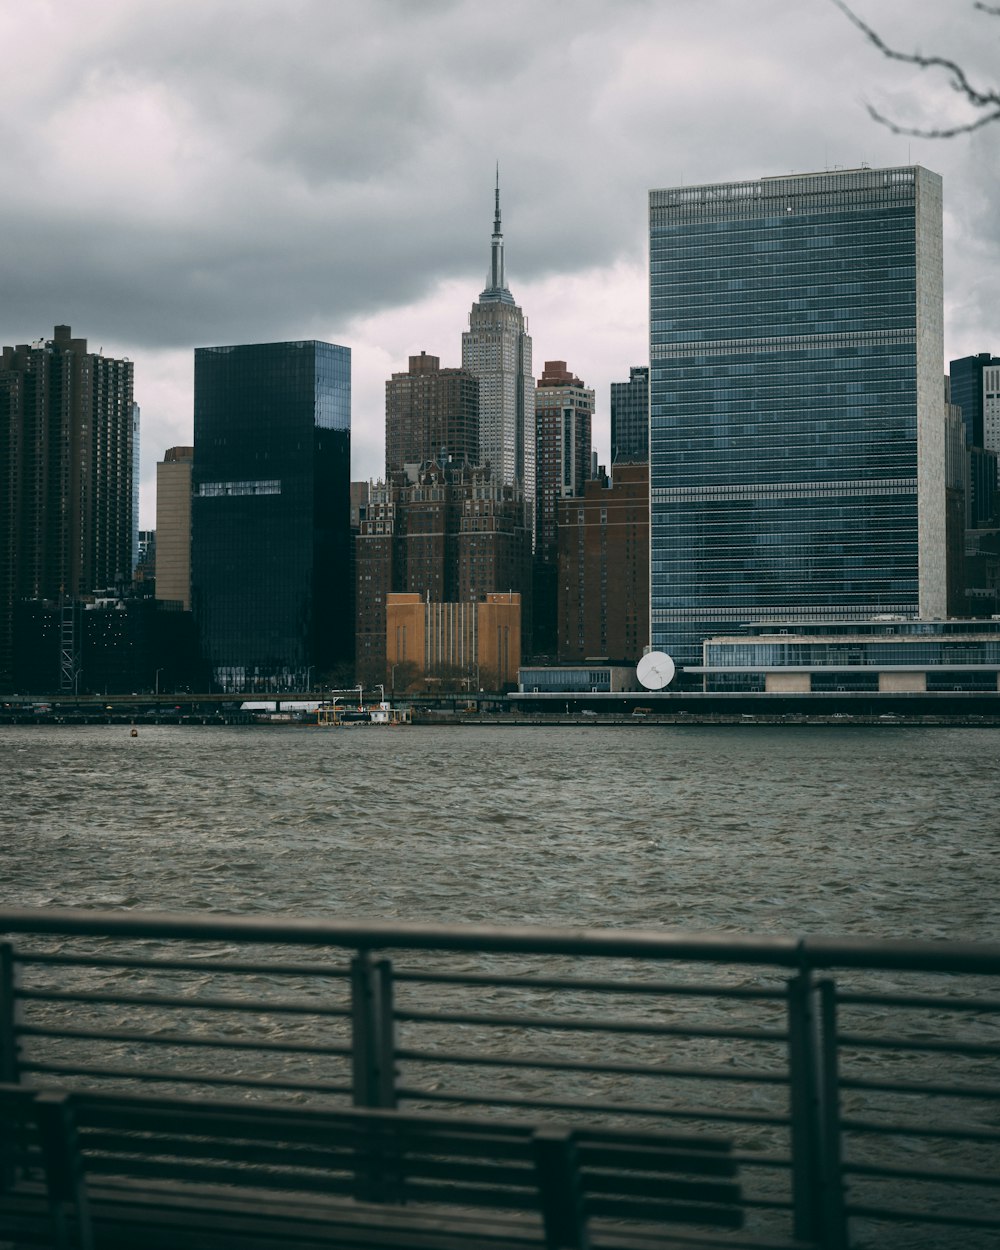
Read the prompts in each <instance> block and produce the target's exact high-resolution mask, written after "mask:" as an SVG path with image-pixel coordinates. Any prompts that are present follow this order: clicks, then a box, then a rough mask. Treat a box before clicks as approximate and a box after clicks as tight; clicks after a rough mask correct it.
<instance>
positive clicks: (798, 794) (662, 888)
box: [0, 725, 1000, 938]
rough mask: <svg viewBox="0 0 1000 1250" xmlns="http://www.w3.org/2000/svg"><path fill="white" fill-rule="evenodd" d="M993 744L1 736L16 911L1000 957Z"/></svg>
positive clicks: (771, 733)
mask: <svg viewBox="0 0 1000 1250" xmlns="http://www.w3.org/2000/svg"><path fill="white" fill-rule="evenodd" d="M998 765H1000V735H998V734H997V733H996V731H994V730H991V729H921V730H906V729H901V728H896V727H888V726H887V727H881V726H879V727H868V728H861V727H846V726H845V727H829V728H813V727H788V728H782V727H773V728H772V727H763V726H746V727H742V726H738V727H733V728H725V727H716V726H713V727H692V726H685V727H682V728H677V727H653V726H641V727H640V726H625V727H618V728H614V727H602V726H598V725H593V726H589V725H588V726H582V727H559V728H556V727H554V728H544V729H542V728H493V727H488V726H484V727H476V726H463V727H459V728H452V727H442V728H423V727H418V728H412V729H401V730H378V729H362V730H353V731H335V730H326V731H323V730H315V729H309V730H307V729H301V730H290V729H261V728H251V729H247V728H210V727H192V728H181V727H175V726H160V727H157V726H151V727H142V728H141V729H140V731H139V736H138V737H137V738H134V739H133V738H130V737H129V736H128V730H127V729H125V728H123V727H121V726H107V727H105V726H94V727H60V726H52V727H30V728H29V727H23V728H22V727H17V728H0V903H8V904H11V905H56V906H63V905H88V906H93V907H98V906H99V907H121V906H124V907H142V908H158V909H161V908H162V909H169V910H174V909H181V910H218V911H226V912H265V913H294V914H298V915H306V916H326V917H340V918H346V917H356V918H372V919H376V918H378V919H397V918H398V919H404V920H437V921H465V920H468V921H495V922H498V923H521V922H532V923H535V922H537V923H546V924H572V925H580V924H585V925H598V926H599V925H611V926H615V927H629V926H643V927H646V926H670V927H676V926H679V927H683V928H690V929H698V930H706V929H724V930H730V931H742V932H756V933H805V932H822V933H828V934H836V933H847V932H851V933H864V934H868V935H872V936H919V937H962V938H995V937H996V935H997V928H998V924H997V922H998V918H1000V904H998V899H1000V804H998V793H1000V790H998V784H997V778H998V775H1000V767H998Z"/></svg>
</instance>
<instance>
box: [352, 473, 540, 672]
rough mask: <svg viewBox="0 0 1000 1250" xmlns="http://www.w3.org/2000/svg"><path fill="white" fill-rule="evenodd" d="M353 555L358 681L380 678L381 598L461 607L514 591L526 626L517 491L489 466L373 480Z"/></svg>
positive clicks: (527, 568)
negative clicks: (499, 479) (400, 597)
mask: <svg viewBox="0 0 1000 1250" xmlns="http://www.w3.org/2000/svg"><path fill="white" fill-rule="evenodd" d="M355 551H356V569H357V582H356V587H357V590H356V618H355V619H356V627H355V637H356V642H357V663H358V676H359V679H360V680H363V681H365V682H366V683H371V682H373V681H375V682H377V681H382V680H383V679H384V677H385V674H386V651H385V637H386V634H385V629H386V616H385V613H386V605H387V603H388V597H389V595H390V594H393V593H396V594H402V593H409V594H416V595H418V596H419V597H420V598H421V599H422V600H424V601H430V602H432V603H454V602H466V603H468V602H476V601H479V600H481V599H482V598H483V597H484V596H486V595H489V594H492V593H498V592H500V591H513V592H515V593H516V594H518V595H519V596H520V597H521V598H520V600H519V602H520V603H521V605H522V607H521V609H519V610H520V612H521V616H520V617H519V620H520V621H521V624H522V627H524V628H530V616H528V613H529V611H530V590H531V533H530V530H529V529H528V527H527V523H526V518H525V508H524V494H523V492H522V491H521V490H520V488H519V487H516V486H504V485H503V484H501V483H499V482H497V481H496V480H495V478H494V477H493V474H492V472H491V470H490V469H489V468H488V467H480V468H466V467H462V466H456V465H440V464H434V463H432V464H426V465H424V466H422V467H421V468H420V469H419V470H418V469H416V468H411V469H410V470H409V471H408V472H407V473H403V474H394V475H393V477H392V479H391V481H389V482H374V483H372V484H371V487H370V490H369V502H368V508H367V515H366V516H365V518H364V519H363V520H362V522H361V527H360V532H359V534H358V537H357V540H356V546H355ZM526 616H528V623H527V624H526V623H525V617H526Z"/></svg>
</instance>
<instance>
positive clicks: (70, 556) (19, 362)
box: [0, 326, 134, 688]
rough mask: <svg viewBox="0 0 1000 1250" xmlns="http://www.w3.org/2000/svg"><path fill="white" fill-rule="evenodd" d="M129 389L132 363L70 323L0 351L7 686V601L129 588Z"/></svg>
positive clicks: (2, 648) (4, 674)
mask: <svg viewBox="0 0 1000 1250" xmlns="http://www.w3.org/2000/svg"><path fill="white" fill-rule="evenodd" d="M132 390H133V372H132V363H131V361H128V360H114V359H112V358H110V357H105V356H103V355H101V354H100V353H99V352H89V351H88V350H87V340H86V339H81V338H74V337H73V334H72V331H71V329H70V327H69V326H56V327H55V330H54V332H53V336H52V338H51V339H49V340H40V341H38V342H35V343H32V344H30V345H29V344H22V345H20V346H17V347H4V349H3V352H2V355H0V687H8V688H9V686H10V684H11V683H13V684H14V685H15V686H16V669H17V659H16V656H15V655H14V654H13V633H12V628H13V626H12V622H13V610H14V605H15V604H16V603H18V602H20V601H23V600H39V601H44V600H48V601H52V602H61V603H68V602H70V601H73V600H75V599H77V598H78V597H80V596H81V595H85V594H89V593H91V592H92V591H94V590H97V589H104V588H106V587H114V586H123V585H125V584H127V583H128V582H129V581H131V578H132V570H133V494H134V480H133V456H132V449H133V438H134V425H133V407H134V405H133V394H132ZM67 645H68V646H69V647H70V648H71V649H72V648H73V647H75V643H73V642H72V641H71V640H68V643H67ZM70 667H71V665H70V664H69V661H68V667H67V678H66V679H67V681H68V682H71V680H72V679H71V674H70V672H69V668H70ZM68 688H71V686H69V687H68Z"/></svg>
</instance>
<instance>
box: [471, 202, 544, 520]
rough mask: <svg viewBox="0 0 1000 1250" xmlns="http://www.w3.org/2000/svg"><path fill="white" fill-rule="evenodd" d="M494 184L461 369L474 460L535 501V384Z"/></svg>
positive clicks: (528, 339) (530, 505) (528, 504)
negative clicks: (486, 256)
mask: <svg viewBox="0 0 1000 1250" xmlns="http://www.w3.org/2000/svg"><path fill="white" fill-rule="evenodd" d="M503 246H504V245H503V231H502V229H501V224H500V183H499V179H498V181H497V188H496V207H495V214H494V219H493V238H492V243H491V258H490V271H489V274H488V276H487V279H486V287H485V288H484V290H483V291H482V293H481V294H480V296H479V299H478V301H477V302H476V303H475V304H473V305H472V312H471V313H470V315H469V328H468V330H467V331H466V332H465V333H464V334H463V335H462V368H463V369H465V370H467V371H468V372H469V373H471V374H472V375H473V376H474V377H476V378H478V379H479V457H478V461H477V463H479V464H487V463H488V464H489V465H490V466H491V468H492V469H493V476H494V479H495V480H496V481H497V482H498V483H500V485H502V486H515V485H516V486H519V487H520V488H521V490H522V491H523V492H524V499H525V505H526V507H527V508H528V510H529V512H530V511H531V510H532V509H533V506H534V499H535V384H534V379H533V378H532V371H531V337H530V335H529V334H528V325H527V321H526V319H525V317H524V315H523V313H522V312H521V309H520V308H519V307H518V306H517V305H516V304H515V303H514V297H513V296H512V295H511V293H510V290H509V289H508V287H507V282H506V279H505V277H504V254H503Z"/></svg>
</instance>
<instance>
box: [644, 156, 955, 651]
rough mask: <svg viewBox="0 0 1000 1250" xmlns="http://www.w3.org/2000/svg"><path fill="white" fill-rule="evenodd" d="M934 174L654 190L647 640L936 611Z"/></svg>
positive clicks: (813, 177) (938, 414)
mask: <svg viewBox="0 0 1000 1250" xmlns="http://www.w3.org/2000/svg"><path fill="white" fill-rule="evenodd" d="M942 361H943V337H942V272H941V179H940V178H939V177H938V175H936V174H933V173H930V172H929V171H928V170H926V169H922V168H919V167H909V168H899V169H857V170H849V171H839V172H832V173H820V174H803V175H790V176H787V177H776V178H762V179H760V180H759V181H755V182H742V183H723V184H718V185H711V186H698V187H678V188H672V189H668V190H658V191H652V192H651V193H650V469H651V497H652V516H651V523H652V532H651V548H652V550H651V559H652V579H651V600H652V602H651V608H652V613H651V617H652V643H653V646H654V647H656V648H657V649H662V650H665V651H667V652H670V653H671V654H672V655H673V656H674V658H675V659H676V660H678V661H679V662H680V663H681V664H697V663H699V660H700V654H701V645H700V644H701V640H702V639H703V638H704V637H707V636H710V635H718V634H724V633H731V632H732V629H733V626H734V625H735V624H736V623H738V622H752V621H758V620H774V619H779V618H784V617H795V618H796V619H797V620H800V621H808V620H813V619H819V618H831V617H833V618H839V619H860V618H865V617H869V616H872V615H878V614H885V613H892V614H905V615H913V614H916V613H919V614H920V615H921V616H924V617H942V616H944V615H945V610H946V603H945V466H944V454H945V436H944V420H943V415H942V404H941V366H942Z"/></svg>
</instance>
